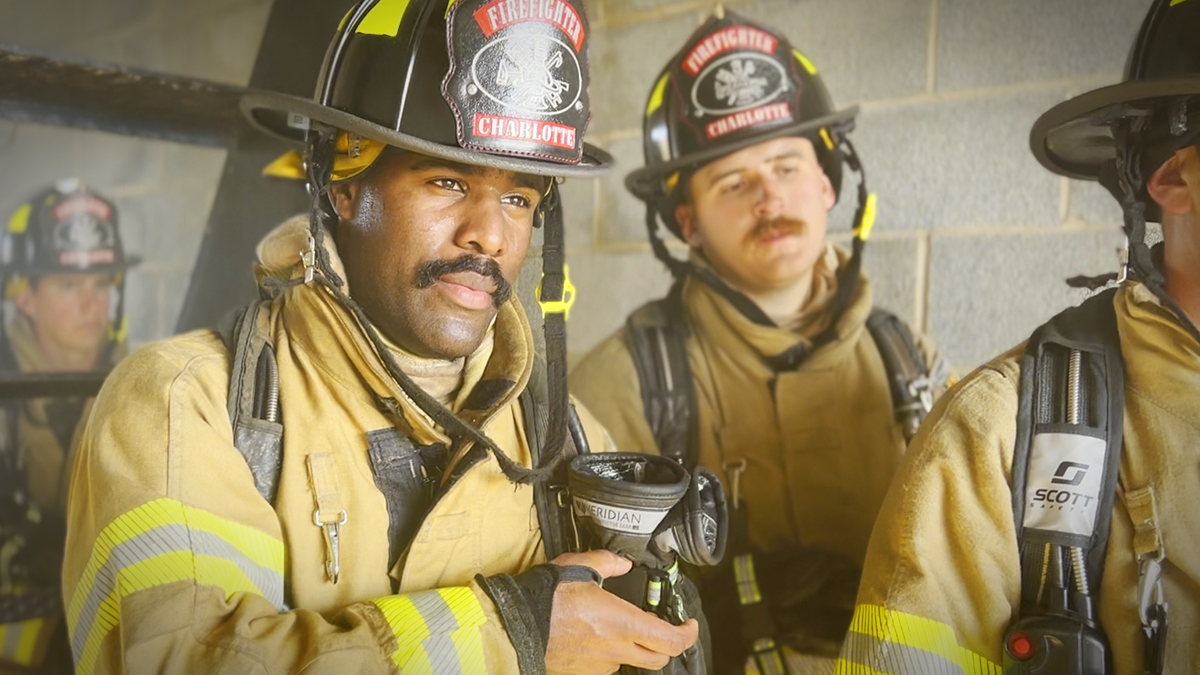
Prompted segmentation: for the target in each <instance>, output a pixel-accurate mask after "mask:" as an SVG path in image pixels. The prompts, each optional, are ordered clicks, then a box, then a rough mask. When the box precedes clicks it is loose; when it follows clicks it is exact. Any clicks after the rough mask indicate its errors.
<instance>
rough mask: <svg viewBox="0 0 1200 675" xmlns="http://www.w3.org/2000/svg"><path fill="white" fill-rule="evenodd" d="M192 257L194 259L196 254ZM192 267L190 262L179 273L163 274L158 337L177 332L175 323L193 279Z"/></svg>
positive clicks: (159, 301) (159, 300) (181, 267)
mask: <svg viewBox="0 0 1200 675" xmlns="http://www.w3.org/2000/svg"><path fill="white" fill-rule="evenodd" d="M192 258H193V261H194V260H195V256H193V257H192ZM192 267H194V265H193V264H191V263H189V264H187V265H185V266H180V268H179V270H178V273H168V274H165V275H163V278H162V283H161V284H160V286H159V299H158V305H159V324H158V325H159V335H157V336H155V337H156V339H158V338H165V337H168V336H171V335H174V334H175V324H176V323H177V322H178V320H179V312H180V310H182V309H183V299H184V296H186V295H187V289H188V285H189V284H191V281H192Z"/></svg>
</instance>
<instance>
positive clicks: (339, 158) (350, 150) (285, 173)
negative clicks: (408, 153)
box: [262, 131, 387, 182]
mask: <svg viewBox="0 0 1200 675" xmlns="http://www.w3.org/2000/svg"><path fill="white" fill-rule="evenodd" d="M386 147H387V144H386V143H382V142H380V141H376V140H373V139H370V138H363V137H362V136H359V135H358V134H350V133H347V132H345V131H343V132H341V133H339V134H338V137H337V145H336V147H335V148H334V155H333V175H332V178H333V181H334V182H337V181H341V180H347V179H350V178H353V177H355V176H357V175H358V174H360V173H362V172H364V171H366V170H367V169H369V168H371V165H372V164H374V163H375V160H377V159H379V155H381V154H383V150H384V148H386ZM262 175H264V176H271V177H274V178H286V179H288V180H304V179H306V178H308V172H307V171H305V168H304V157H303V156H301V154H300V153H299V152H298V151H296V150H291V151H288V152H285V153H284V154H282V155H280V156H279V157H276V158H275V160H274V161H272V162H271V163H270V164H268V165H266V166H265V167H263V170H262Z"/></svg>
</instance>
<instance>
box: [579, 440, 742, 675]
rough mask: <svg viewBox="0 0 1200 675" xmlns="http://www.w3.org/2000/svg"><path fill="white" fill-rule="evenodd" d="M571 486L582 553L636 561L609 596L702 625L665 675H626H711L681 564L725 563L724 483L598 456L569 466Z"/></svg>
mask: <svg viewBox="0 0 1200 675" xmlns="http://www.w3.org/2000/svg"><path fill="white" fill-rule="evenodd" d="M567 486H568V489H569V490H570V493H571V499H572V502H573V504H574V509H573V512H574V516H575V520H576V523H577V527H578V530H579V536H580V543H581V544H582V546H583V549H584V550H595V549H604V550H608V551H612V552H613V553H616V554H617V555H619V556H622V557H624V558H628V559H629V560H631V561H633V568H632V569H631V570H630V571H629V573H627V574H625V575H624V576H621V577H615V578H611V579H606V580H605V582H604V588H605V589H606V590H608V591H609V592H611V593H613V594H614V595H616V596H618V597H620V598H622V599H624V600H626V601H627V602H629V603H631V604H633V605H634V606H635V607H640V608H641V609H644V610H646V611H648V612H652V613H654V614H655V615H657V616H658V617H659V618H661V619H663V620H664V621H668V622H670V623H673V624H675V625H679V624H682V623H683V622H685V621H687V620H688V619H689V618H696V619H697V620H699V621H700V624H701V636H700V640H699V641H697V643H696V644H695V645H694V646H693V647H691V648H690V649H688V650H687V651H686V652H684V653H683V655H682V656H680V657H679V658H676V659H672V660H671V662H670V664H668V665H667V667H666V668H664V669H663V670H661V671H643V670H641V669H634V668H628V667H626V668H623V669H622V670H621V672H622V673H626V672H629V673H639V674H643V673H650V672H658V673H663V674H664V675H676V674H679V675H682V674H683V673H688V674H689V675H704V674H705V673H707V672H708V667H707V666H706V664H705V661H706V659H705V649H703V648H702V644H707V643H708V636H707V624H706V622H705V620H704V617H703V616H702V615H701V614H700V611H699V596H698V594H697V592H696V589H695V586H694V585H693V584H692V583H691V581H690V580H688V579H687V578H686V577H684V576H683V575H682V574H680V572H679V561H680V560H682V561H683V562H685V563H688V564H690V565H715V564H717V563H718V562H720V560H721V557H722V556H723V555H724V553H725V539H726V534H727V531H728V523H727V515H726V508H725V493H724V491H723V490H722V488H721V482H720V481H719V480H718V479H717V478H716V476H714V475H713V474H712V473H711V472H709V471H707V470H705V469H703V468H697V469H696V473H695V475H690V474H689V473H688V471H687V470H686V469H684V468H683V467H682V466H680V465H679V464H677V463H676V462H673V461H671V460H669V459H666V458H663V457H658V456H654V455H642V454H636V453H599V454H588V455H579V456H578V457H576V458H575V459H574V460H573V461H572V462H571V467H570V471H569V473H568V478H567Z"/></svg>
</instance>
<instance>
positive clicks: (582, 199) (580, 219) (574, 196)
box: [537, 178, 601, 251]
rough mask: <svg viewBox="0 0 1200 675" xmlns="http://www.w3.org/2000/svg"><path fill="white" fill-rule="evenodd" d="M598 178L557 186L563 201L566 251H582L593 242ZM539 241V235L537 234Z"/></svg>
mask: <svg viewBox="0 0 1200 675" xmlns="http://www.w3.org/2000/svg"><path fill="white" fill-rule="evenodd" d="M600 180H601V179H599V178H568V179H567V180H566V181H564V182H563V183H562V184H561V185H559V186H558V189H559V191H560V194H561V196H562V200H563V214H564V217H565V222H564V223H563V225H564V227H566V232H565V235H564V236H565V237H566V241H567V249H568V251H574V250H582V249H586V248H588V247H590V246H591V245H592V243H593V242H594V241H595V238H596V237H595V233H594V232H593V230H594V229H595V224H596V213H595V211H596V187H597V186H596V184H597V182H598V181H600ZM537 237H538V238H539V239H540V237H541V233H540V232H539V233H537Z"/></svg>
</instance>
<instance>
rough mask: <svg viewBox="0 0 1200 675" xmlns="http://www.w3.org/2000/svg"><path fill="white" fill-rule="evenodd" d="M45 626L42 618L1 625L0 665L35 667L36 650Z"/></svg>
mask: <svg viewBox="0 0 1200 675" xmlns="http://www.w3.org/2000/svg"><path fill="white" fill-rule="evenodd" d="M45 626H46V620H45V619H42V618H38V619H29V620H27V621H21V622H18V623H6V624H3V625H0V663H3V662H8V663H15V664H17V665H21V666H32V665H34V663H33V657H34V650H35V649H36V648H37V644H38V638H39V637H40V636H41V633H42V629H43V628H45Z"/></svg>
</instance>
